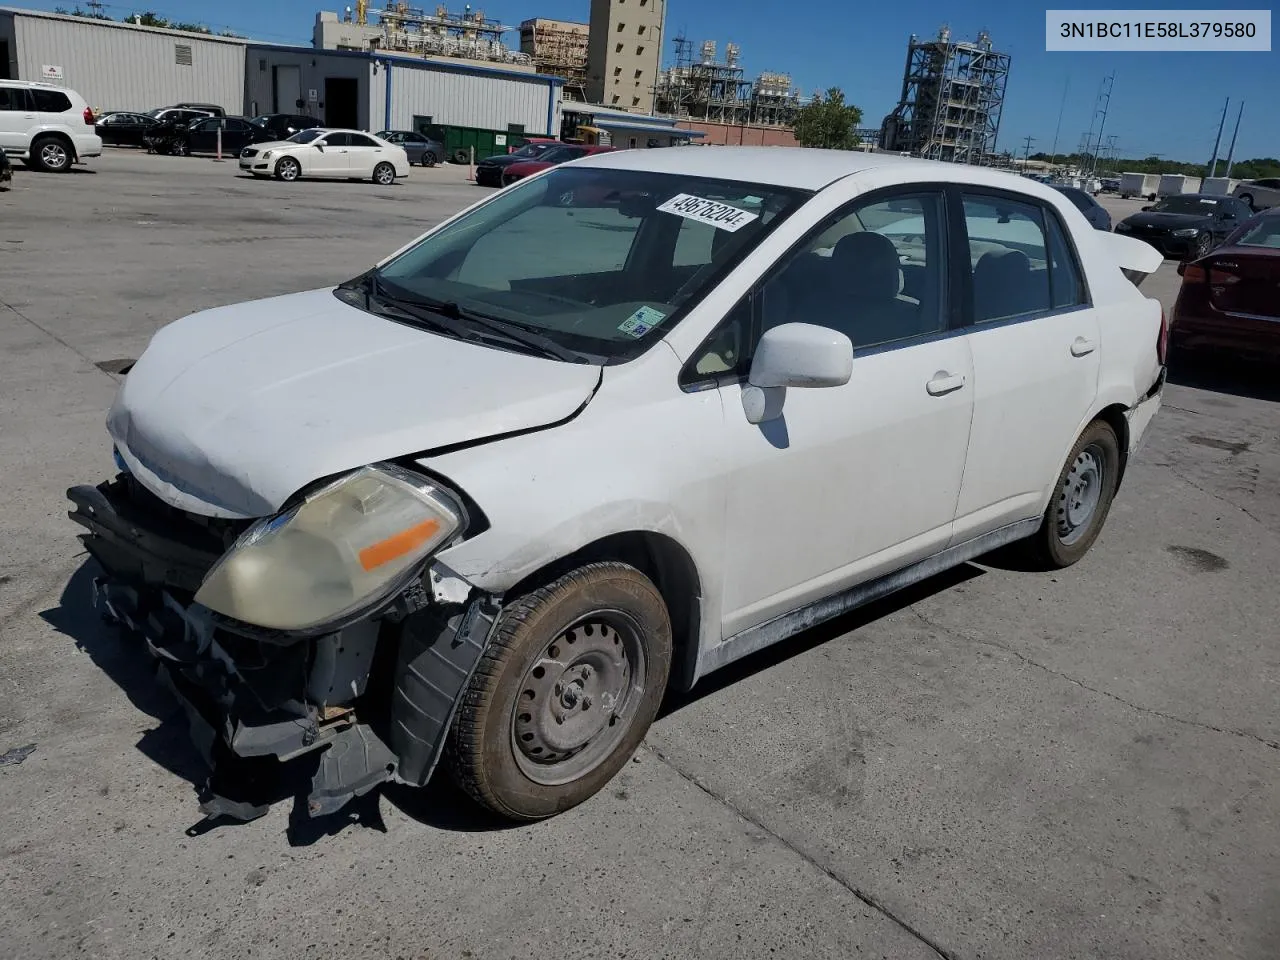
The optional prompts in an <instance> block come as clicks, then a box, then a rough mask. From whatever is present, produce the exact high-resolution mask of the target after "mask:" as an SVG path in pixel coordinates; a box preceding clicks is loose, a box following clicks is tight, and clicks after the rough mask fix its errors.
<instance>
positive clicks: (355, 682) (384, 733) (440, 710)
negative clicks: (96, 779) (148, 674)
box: [68, 477, 496, 821]
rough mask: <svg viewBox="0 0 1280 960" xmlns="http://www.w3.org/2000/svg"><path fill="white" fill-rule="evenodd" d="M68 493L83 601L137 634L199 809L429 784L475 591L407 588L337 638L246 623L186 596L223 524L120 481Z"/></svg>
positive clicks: (488, 616)
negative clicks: (188, 767)
mask: <svg viewBox="0 0 1280 960" xmlns="http://www.w3.org/2000/svg"><path fill="white" fill-rule="evenodd" d="M68 497H69V498H70V499H71V501H72V503H73V504H74V509H73V510H72V512H71V518H72V519H73V520H75V521H76V522H77V523H79V524H80V525H82V526H84V527H85V528H87V530H88V533H87V534H85V535H82V539H83V541H84V543H85V546H86V548H87V549H88V550H89V552H90V554H91V555H92V556H93V557H94V558H95V559H97V560H98V562H99V563H100V564H101V565H102V567H103V568H104V570H105V571H106V575H105V576H103V577H100V578H98V579H97V580H95V581H94V585H93V601H94V605H95V607H96V608H97V609H98V611H99V612H100V613H101V615H102V616H103V618H104V619H105V620H107V621H108V622H111V623H115V624H118V625H119V626H121V627H122V628H124V629H126V630H128V631H130V632H132V633H134V634H136V635H138V636H140V637H141V638H142V639H143V641H144V642H145V643H146V646H147V649H148V650H149V651H150V653H151V655H152V656H153V657H154V658H155V659H156V661H157V663H158V674H159V679H160V682H161V683H162V684H163V685H164V686H166V687H167V688H168V689H169V690H170V691H171V692H172V693H173V695H174V696H175V698H176V699H177V700H178V702H179V704H181V706H182V708H183V710H184V711H185V713H186V716H187V720H188V723H189V727H190V733H191V739H192V741H193V743H194V744H195V746H196V748H197V749H198V750H199V752H200V755H201V757H202V759H203V760H204V763H205V764H206V766H207V767H208V769H209V771H210V775H209V778H208V780H207V781H206V783H205V784H204V789H203V793H202V797H201V804H200V809H201V811H202V812H203V813H204V814H205V815H206V816H207V817H209V818H216V817H227V818H231V819H235V820H242V821H247V820H253V819H255V818H257V817H260V816H262V815H264V814H265V813H266V812H267V811H268V810H269V809H270V807H271V806H272V805H273V804H274V803H276V802H278V801H280V800H284V799H287V798H289V797H295V798H298V799H299V800H300V801H301V802H303V803H305V806H306V811H307V813H308V814H309V815H310V816H312V817H316V816H323V815H326V814H331V813H334V812H336V811H338V810H339V809H341V808H342V807H343V806H344V805H345V804H346V803H348V802H349V801H350V800H352V799H354V798H355V797H358V796H362V795H364V794H366V793H368V792H369V791H371V790H373V789H375V788H376V787H378V786H379V785H381V784H383V783H385V782H387V781H388V780H393V779H396V780H401V781H402V782H409V783H415V784H423V783H425V782H426V781H427V779H429V777H430V775H431V772H432V771H433V770H434V768H435V765H436V763H437V762H438V760H439V756H440V752H441V749H442V747H443V743H444V739H445V736H444V735H445V733H446V732H447V730H448V725H449V722H450V720H451V719H452V715H453V709H454V706H455V704H456V701H457V699H458V696H459V695H460V694H461V692H462V690H463V689H464V687H465V684H466V682H467V680H468V679H469V678H470V676H471V672H472V670H474V668H475V664H476V662H478V660H479V657H480V654H481V653H482V652H483V650H484V646H485V643H486V641H487V638H488V633H489V630H490V628H491V626H492V623H493V619H494V616H495V615H496V610H490V608H489V604H488V603H487V601H486V600H484V599H483V598H476V599H471V598H468V601H467V602H466V603H462V604H457V603H454V604H447V605H444V604H440V603H437V602H433V596H432V594H431V593H430V592H429V591H428V590H427V589H425V588H424V587H422V586H421V585H417V584H415V587H414V588H412V589H411V590H410V591H408V592H407V593H406V594H405V595H402V596H401V597H399V598H396V600H395V601H394V602H393V603H391V604H390V605H388V606H387V607H385V608H384V609H382V610H380V611H377V612H376V615H372V614H371V616H370V617H369V618H367V619H364V620H360V621H357V622H356V623H354V624H352V625H350V626H347V627H345V628H343V629H342V630H340V631H337V632H334V633H330V634H325V635H322V636H318V637H315V636H311V637H300V636H296V635H292V634H281V633H278V632H263V633H261V634H258V633H257V632H256V631H255V630H254V628H252V627H242V625H237V624H228V623H226V622H224V621H222V620H221V619H220V618H217V617H216V616H215V615H214V614H212V613H211V612H210V611H208V610H206V609H204V608H203V607H200V606H199V605H196V604H194V603H193V601H192V597H193V595H194V593H195V591H196V590H197V589H198V587H199V585H200V582H201V581H202V580H203V578H204V576H205V574H206V573H207V572H208V570H209V568H210V567H211V566H212V565H213V563H214V562H216V560H217V559H218V557H219V556H221V554H222V552H223V551H224V550H225V549H226V547H227V546H229V544H230V542H234V539H235V537H236V536H237V535H238V533H239V528H237V527H236V526H235V525H224V524H223V523H222V522H221V521H209V520H206V519H205V518H200V517H194V516H191V515H188V514H183V513H181V511H174V510H172V508H170V507H168V506H167V505H165V504H163V503H161V502H160V501H158V500H157V499H156V498H154V497H153V496H152V495H151V494H149V493H148V492H147V491H145V490H144V489H142V488H141V487H140V486H139V485H138V484H137V483H136V481H134V480H132V479H131V478H128V477H122V478H121V479H118V480H116V481H113V482H112V483H110V484H103V485H102V486H99V487H74V488H72V489H71V490H69V491H68ZM406 687H409V688H411V689H412V691H413V693H414V694H415V695H416V696H410V697H406V696H405V693H406V690H405V688H406ZM393 745H394V747H393ZM395 748H399V750H397V749H395ZM400 754H403V760H402V758H401V755H400ZM402 767H404V768H407V769H404V771H403V774H402V772H401V768H402Z"/></svg>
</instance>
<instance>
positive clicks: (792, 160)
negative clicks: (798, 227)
mask: <svg viewBox="0 0 1280 960" xmlns="http://www.w3.org/2000/svg"><path fill="white" fill-rule="evenodd" d="M574 165H575V166H592V167H608V168H612V169H616V170H639V171H644V172H648V173H673V174H680V175H685V176H696V177H708V178H711V179H720V180H726V179H733V180H739V181H745V182H749V183H761V184H768V185H770V186H776V187H793V188H798V189H801V190H821V189H822V188H823V187H826V186H829V185H830V184H832V183H834V182H835V181H837V180H841V179H843V178H845V177H848V176H852V175H854V174H858V173H862V172H863V171H866V170H874V169H880V168H884V167H899V168H901V169H902V170H903V171H904V172H907V171H910V172H911V177H910V179H911V180H916V181H919V180H926V179H936V180H939V181H944V182H954V183H973V184H982V185H987V186H1000V187H1004V188H1006V189H1009V190H1013V191H1015V192H1018V193H1025V194H1028V195H1031V196H1044V193H1043V192H1041V191H1043V190H1047V189H1048V188H1047V187H1044V186H1043V185H1042V184H1037V183H1036V182H1035V181H1029V180H1027V179H1026V178H1024V177H1019V176H1018V175H1016V174H1011V173H1004V172H1003V171H998V170H992V169H989V168H986V167H973V166H969V165H967V164H960V163H943V162H941V161H937V160H918V159H916V158H914V157H901V156H898V155H897V154H885V153H863V152H861V151H857V150H819V149H814V148H810V147H719V146H706V147H667V148H665V149H658V150H614V151H612V152H607V153H596V154H592V155H590V156H588V157H584V158H582V159H581V160H576V161H574ZM926 171H928V172H926Z"/></svg>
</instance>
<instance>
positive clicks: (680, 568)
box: [506, 530, 702, 690]
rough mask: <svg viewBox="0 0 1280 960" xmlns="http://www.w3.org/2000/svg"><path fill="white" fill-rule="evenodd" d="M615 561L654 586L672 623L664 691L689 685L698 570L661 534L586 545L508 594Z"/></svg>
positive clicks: (698, 605) (694, 659) (697, 619)
mask: <svg viewBox="0 0 1280 960" xmlns="http://www.w3.org/2000/svg"><path fill="white" fill-rule="evenodd" d="M602 560H614V561H617V562H619V563H626V564H630V565H631V566H633V567H635V568H636V569H637V570H639V571H640V572H641V573H643V574H644V575H645V576H646V577H648V578H649V579H650V580H652V581H653V584H654V586H656V587H657V588H658V592H659V593H660V594H662V600H663V602H664V603H665V604H666V605H667V614H668V615H669V616H670V618H671V639H672V644H673V647H674V650H673V656H672V662H671V675H670V678H669V679H668V681H667V686H668V688H671V687H673V686H674V687H675V688H676V689H679V690H687V689H689V687H690V686H692V685H693V676H694V672H695V670H696V668H697V663H698V637H699V633H700V630H701V623H702V588H701V581H700V580H699V578H698V568H697V566H696V565H695V564H694V562H693V558H692V557H691V556H689V553H688V551H687V550H685V548H684V547H682V546H681V545H680V544H679V543H677V542H676V541H675V540H672V539H671V538H670V537H668V536H665V535H663V534H661V533H653V532H650V531H641V530H636V531H632V532H629V533H617V534H612V535H610V536H608V537H604V538H602V539H600V540H597V541H595V542H594V543H589V544H587V545H586V546H585V547H582V548H581V549H579V550H575V551H574V552H573V553H571V554H569V555H568V556H565V557H561V558H560V559H559V560H554V561H552V562H551V563H549V564H547V565H546V566H544V567H542V568H541V569H539V570H537V571H535V572H534V573H531V574H530V575H529V576H527V577H525V578H524V579H523V580H521V581H520V582H519V583H517V584H515V586H513V587H512V588H511V589H510V590H508V591H506V595H507V596H510V597H516V596H520V595H521V594H525V593H528V592H529V591H530V590H534V589H537V588H538V587H540V586H544V585H545V584H548V583H550V582H552V581H553V580H556V579H557V578H559V577H561V576H563V575H564V574H566V573H568V572H569V571H570V570H574V569H576V568H578V567H580V566H582V565H583V564H587V563H596V562H599V561H602Z"/></svg>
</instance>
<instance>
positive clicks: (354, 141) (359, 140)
mask: <svg viewBox="0 0 1280 960" xmlns="http://www.w3.org/2000/svg"><path fill="white" fill-rule="evenodd" d="M347 139H348V140H349V141H350V142H349V143H348V144H347V146H349V147H376V146H377V145H378V143H377V141H376V140H370V139H369V138H368V137H362V136H361V135H360V134H358V133H349V134H347Z"/></svg>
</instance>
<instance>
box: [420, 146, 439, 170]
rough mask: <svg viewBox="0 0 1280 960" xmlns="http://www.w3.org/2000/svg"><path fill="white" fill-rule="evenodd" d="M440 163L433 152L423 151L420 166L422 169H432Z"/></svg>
mask: <svg viewBox="0 0 1280 960" xmlns="http://www.w3.org/2000/svg"><path fill="white" fill-rule="evenodd" d="M439 162H440V158H439V157H437V156H436V154H435V151H434V150H427V151H424V152H423V154H422V165H423V166H424V167H434V166H435V165H436V164H437V163H439Z"/></svg>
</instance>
